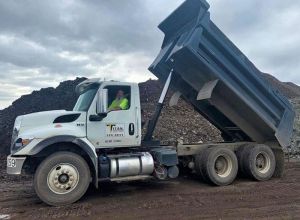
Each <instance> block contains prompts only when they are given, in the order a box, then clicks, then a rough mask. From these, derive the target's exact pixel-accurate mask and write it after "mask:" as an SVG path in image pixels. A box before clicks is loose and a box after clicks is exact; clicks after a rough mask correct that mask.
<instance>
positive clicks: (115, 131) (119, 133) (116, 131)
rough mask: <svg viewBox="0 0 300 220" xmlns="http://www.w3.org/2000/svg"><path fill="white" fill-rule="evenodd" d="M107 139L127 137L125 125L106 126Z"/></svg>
mask: <svg viewBox="0 0 300 220" xmlns="http://www.w3.org/2000/svg"><path fill="white" fill-rule="evenodd" d="M106 137H125V124H106Z"/></svg>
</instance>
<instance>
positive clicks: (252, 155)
mask: <svg viewBox="0 0 300 220" xmlns="http://www.w3.org/2000/svg"><path fill="white" fill-rule="evenodd" d="M243 166H244V170H245V172H246V174H247V175H248V176H249V177H250V178H253V179H255V180H258V181H266V180H269V179H270V178H271V177H272V176H273V174H274V171H275V167H276V160H275V155H274V153H273V151H272V150H271V148H270V147H268V146H266V145H262V144H259V145H255V146H252V147H250V148H248V149H247V150H246V151H245V155H244V157H243Z"/></svg>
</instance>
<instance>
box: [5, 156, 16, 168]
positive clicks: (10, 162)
mask: <svg viewBox="0 0 300 220" xmlns="http://www.w3.org/2000/svg"><path fill="white" fill-rule="evenodd" d="M16 166H17V164H16V159H14V158H7V167H16Z"/></svg>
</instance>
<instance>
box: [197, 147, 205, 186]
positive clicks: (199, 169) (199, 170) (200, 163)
mask: <svg viewBox="0 0 300 220" xmlns="http://www.w3.org/2000/svg"><path fill="white" fill-rule="evenodd" d="M204 151H205V150H203V151H201V153H200V154H197V155H196V156H195V157H194V159H195V160H194V161H195V171H196V174H197V175H198V176H199V177H200V179H201V180H203V181H205V182H208V180H207V178H206V176H204V175H203V173H202V169H203V168H202V167H203V164H204V163H203V159H202V158H203V155H204Z"/></svg>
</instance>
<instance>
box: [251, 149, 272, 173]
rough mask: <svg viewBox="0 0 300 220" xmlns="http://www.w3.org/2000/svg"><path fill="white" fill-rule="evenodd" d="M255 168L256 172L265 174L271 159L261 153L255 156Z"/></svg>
mask: <svg viewBox="0 0 300 220" xmlns="http://www.w3.org/2000/svg"><path fill="white" fill-rule="evenodd" d="M255 166H256V169H257V170H258V172H260V173H263V174H265V173H267V172H268V171H269V170H270V167H271V159H270V157H269V155H268V154H266V153H264V152H261V153H259V154H257V155H256V158H255Z"/></svg>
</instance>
